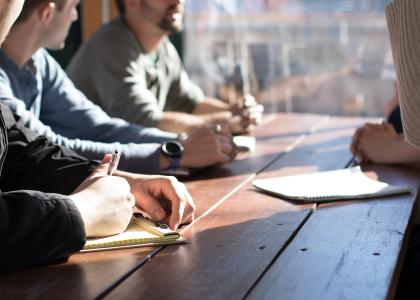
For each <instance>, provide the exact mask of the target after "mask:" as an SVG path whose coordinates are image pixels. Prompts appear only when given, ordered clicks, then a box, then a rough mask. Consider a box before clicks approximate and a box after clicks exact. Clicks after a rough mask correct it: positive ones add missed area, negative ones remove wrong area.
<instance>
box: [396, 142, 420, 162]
mask: <svg viewBox="0 0 420 300" xmlns="http://www.w3.org/2000/svg"><path fill="white" fill-rule="evenodd" d="M395 154H396V157H398V161H397V162H399V163H402V164H411V163H420V149H419V148H417V147H415V146H414V145H412V144H410V143H409V142H407V141H406V140H401V142H400V145H399V147H398V149H395Z"/></svg>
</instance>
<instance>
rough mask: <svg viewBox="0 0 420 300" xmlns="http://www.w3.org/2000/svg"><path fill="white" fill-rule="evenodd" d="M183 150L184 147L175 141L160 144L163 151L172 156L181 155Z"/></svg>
mask: <svg viewBox="0 0 420 300" xmlns="http://www.w3.org/2000/svg"><path fill="white" fill-rule="evenodd" d="M183 150H184V147H182V145H181V144H180V143H179V142H177V141H170V142H166V143H163V145H162V151H163V153H164V154H166V155H167V156H169V157H172V158H178V157H181V155H182V151H183Z"/></svg>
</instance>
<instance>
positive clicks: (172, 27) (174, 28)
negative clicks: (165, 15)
mask: <svg viewBox="0 0 420 300" xmlns="http://www.w3.org/2000/svg"><path fill="white" fill-rule="evenodd" d="M158 26H159V28H160V29H162V30H164V31H167V32H169V33H175V32H180V31H181V30H182V29H183V24H182V21H178V20H177V21H172V22H168V21H166V20H162V21H160V23H159V25H158Z"/></svg>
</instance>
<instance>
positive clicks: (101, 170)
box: [89, 154, 112, 178]
mask: <svg viewBox="0 0 420 300" xmlns="http://www.w3.org/2000/svg"><path fill="white" fill-rule="evenodd" d="M111 157H112V155H111V154H105V156H104V158H103V159H102V161H101V163H100V164H99V165H98V166H97V167H96V168H95V171H93V173H92V174H91V175H90V176H89V177H90V178H93V177H98V176H104V175H107V173H108V167H109V164H110V162H111Z"/></svg>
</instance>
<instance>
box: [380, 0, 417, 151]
mask: <svg viewBox="0 0 420 300" xmlns="http://www.w3.org/2000/svg"><path fill="white" fill-rule="evenodd" d="M386 16H387V22H388V30H389V35H390V41H391V47H392V54H393V56H394V64H395V70H396V73H397V86H398V97H399V101H400V107H401V115H402V123H403V127H404V135H405V138H406V140H407V141H408V142H409V143H411V144H413V145H414V146H416V147H417V148H420V71H419V70H420V69H419V66H420V1H419V0H394V1H393V2H392V3H391V4H389V5H388V6H387V8H386Z"/></svg>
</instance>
